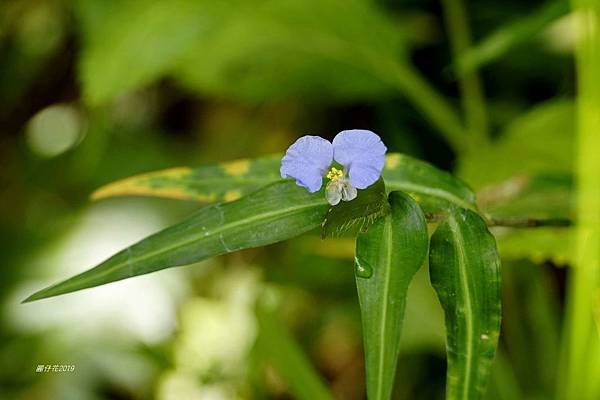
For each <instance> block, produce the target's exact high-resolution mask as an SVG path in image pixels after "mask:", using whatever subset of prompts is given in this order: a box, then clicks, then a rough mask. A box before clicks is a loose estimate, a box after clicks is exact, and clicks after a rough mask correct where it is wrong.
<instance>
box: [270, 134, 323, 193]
mask: <svg viewBox="0 0 600 400" xmlns="http://www.w3.org/2000/svg"><path fill="white" fill-rule="evenodd" d="M332 161H333V147H332V145H331V143H330V142H329V141H328V140H325V139H323V138H321V137H319V136H302V137H301V138H300V139H298V140H296V142H295V143H294V144H292V145H291V146H290V147H289V148H288V149H287V151H286V153H285V156H284V157H283V159H282V160H281V169H280V172H281V177H282V178H288V177H292V178H295V179H296V183H297V184H298V185H299V186H303V187H305V188H307V189H308V191H309V192H311V193H314V192H316V191H318V190H319V189H321V184H322V183H323V176H324V175H325V173H326V172H327V169H328V168H329V166H330V165H331V162H332Z"/></svg>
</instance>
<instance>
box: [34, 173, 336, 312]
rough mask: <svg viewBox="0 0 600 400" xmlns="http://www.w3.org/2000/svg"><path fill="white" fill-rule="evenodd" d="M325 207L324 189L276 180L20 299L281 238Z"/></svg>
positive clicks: (313, 223) (304, 227)
mask: <svg viewBox="0 0 600 400" xmlns="http://www.w3.org/2000/svg"><path fill="white" fill-rule="evenodd" d="M327 208H328V204H327V203H326V201H325V197H324V195H323V193H318V194H312V195H311V194H309V193H308V192H307V191H306V190H304V189H302V188H300V187H298V186H296V184H295V183H294V182H291V181H285V182H278V183H275V184H272V185H270V186H268V187H266V188H264V189H262V190H260V191H258V192H255V193H254V194H252V195H249V196H247V197H244V198H243V199H240V200H238V201H234V202H231V203H226V204H214V205H210V206H207V207H204V208H202V209H201V210H200V211H198V212H197V213H196V214H194V215H192V216H191V217H190V218H188V219H187V220H185V221H183V222H181V223H179V224H176V225H173V226H171V227H169V228H167V229H165V230H162V231H160V232H158V233H156V234H154V235H152V236H149V237H147V238H145V239H143V240H141V241H140V242H138V243H136V244H134V245H132V246H130V247H128V248H126V249H124V250H122V251H121V252H119V253H117V254H115V255H114V256H112V257H110V258H109V259H107V260H106V261H104V262H102V263H101V264H100V265H98V266H96V267H94V268H92V269H90V270H88V271H85V272H83V273H81V274H79V275H76V276H74V277H72V278H70V279H67V280H66V281H63V282H60V283H58V284H56V285H54V286H50V287H48V288H46V289H43V290H41V291H39V292H37V293H35V294H33V295H32V296H30V297H29V298H27V299H26V300H25V302H28V301H33V300H39V299H43V298H47V297H52V296H57V295H60V294H65V293H70V292H74V291H77V290H81V289H85V288H90V287H94V286H99V285H103V284H106V283H110V282H114V281H118V280H121V279H126V278H131V277H134V276H138V275H143V274H147V273H150V272H154V271H158V270H161V269H164V268H169V267H175V266H180V265H186V264H191V263H193V262H198V261H201V260H204V259H206V258H209V257H213V256H216V255H220V254H225V253H230V252H234V251H237V250H241V249H246V248H250V247H259V246H264V245H267V244H270V243H275V242H279V241H282V240H286V239H289V238H291V237H294V236H298V235H300V234H302V233H304V232H307V231H309V230H311V229H314V228H316V227H318V226H319V225H320V224H321V221H322V220H323V216H324V215H325V212H326V211H327Z"/></svg>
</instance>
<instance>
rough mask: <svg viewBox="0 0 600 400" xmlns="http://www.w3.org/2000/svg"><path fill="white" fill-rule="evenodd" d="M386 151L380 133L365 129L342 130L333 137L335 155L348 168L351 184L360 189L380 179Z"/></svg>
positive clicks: (336, 159)
mask: <svg viewBox="0 0 600 400" xmlns="http://www.w3.org/2000/svg"><path fill="white" fill-rule="evenodd" d="M386 151H387V148H386V147H385V145H384V144H383V142H382V141H381V138H380V137H379V136H378V135H376V134H375V133H373V132H371V131H367V130H363V129H352V130H348V131H342V132H340V133H338V134H337V135H336V137H335V138H334V139H333V157H334V158H335V161H337V162H339V163H340V164H342V165H343V166H344V167H345V168H346V171H347V172H348V176H349V180H350V184H351V185H352V186H354V187H356V188H358V189H365V188H367V187H369V186H371V185H372V184H373V183H375V181H377V179H379V177H380V176H381V170H382V169H383V164H384V163H385V152H386Z"/></svg>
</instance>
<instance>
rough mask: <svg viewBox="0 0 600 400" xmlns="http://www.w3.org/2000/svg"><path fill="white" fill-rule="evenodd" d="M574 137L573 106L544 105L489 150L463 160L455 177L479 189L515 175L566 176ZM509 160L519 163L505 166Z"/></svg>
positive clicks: (515, 124)
mask: <svg viewBox="0 0 600 400" xmlns="http://www.w3.org/2000/svg"><path fill="white" fill-rule="evenodd" d="M574 137H575V108H574V105H573V102H572V101H571V100H568V99H555V100H551V101H547V102H545V103H543V104H541V105H539V106H536V107H535V108H533V109H531V110H530V111H528V112H527V113H525V114H523V115H522V116H520V117H519V118H516V119H515V120H514V121H513V122H512V123H511V124H510V125H509V126H508V127H506V129H505V130H504V131H503V132H502V133H501V134H500V137H499V138H498V140H497V141H496V142H495V143H494V145H493V146H487V147H482V148H480V149H479V150H478V151H477V152H474V153H472V154H470V155H469V156H468V157H464V158H463V159H462V160H461V163H460V166H459V171H458V175H459V176H460V177H461V178H463V179H465V180H466V181H467V182H469V184H470V185H473V187H474V188H475V189H480V188H481V187H483V186H485V185H489V184H495V183H499V182H501V181H504V180H506V179H509V178H512V177H514V176H516V175H519V176H535V175H539V174H545V175H551V174H563V175H564V174H570V173H571V172H572V171H573V149H574V145H573V144H574ZM512 159H518V160H519V162H506V160H512ZM490 165H493V166H494V167H493V168H490Z"/></svg>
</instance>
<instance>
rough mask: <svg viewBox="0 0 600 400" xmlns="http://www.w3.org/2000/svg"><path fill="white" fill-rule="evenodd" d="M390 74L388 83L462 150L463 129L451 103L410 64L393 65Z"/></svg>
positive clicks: (463, 142)
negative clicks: (390, 77)
mask: <svg viewBox="0 0 600 400" xmlns="http://www.w3.org/2000/svg"><path fill="white" fill-rule="evenodd" d="M388 76H389V75H388ZM392 76H393V78H392V79H391V82H390V83H391V84H392V85H393V86H395V87H396V88H397V89H398V90H400V91H401V92H402V93H403V94H404V95H405V96H406V97H407V98H408V100H409V101H410V102H412V103H413V104H414V105H415V107H417V108H418V109H419V110H420V111H421V112H422V113H423V114H424V115H425V116H426V117H427V118H428V119H429V121H430V122H431V123H432V124H433V125H434V126H435V127H436V128H437V129H438V131H439V132H440V133H441V134H442V135H443V137H444V138H445V139H446V140H447V141H448V143H449V144H450V145H451V146H452V147H453V148H454V149H455V150H456V151H459V152H460V151H462V150H464V149H465V131H464V128H463V126H462V124H461V121H460V119H459V117H458V114H457V112H456V110H454V108H453V107H452V105H450V104H449V103H448V102H447V101H446V99H445V98H444V97H443V96H442V95H441V94H439V93H438V92H437V91H436V90H435V89H434V88H433V87H432V86H431V85H429V83H428V82H427V81H426V80H425V78H424V77H423V76H422V75H421V74H420V73H419V72H418V71H417V70H416V69H414V68H413V67H411V66H410V65H404V64H398V65H395V66H394V72H393V74H392Z"/></svg>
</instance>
